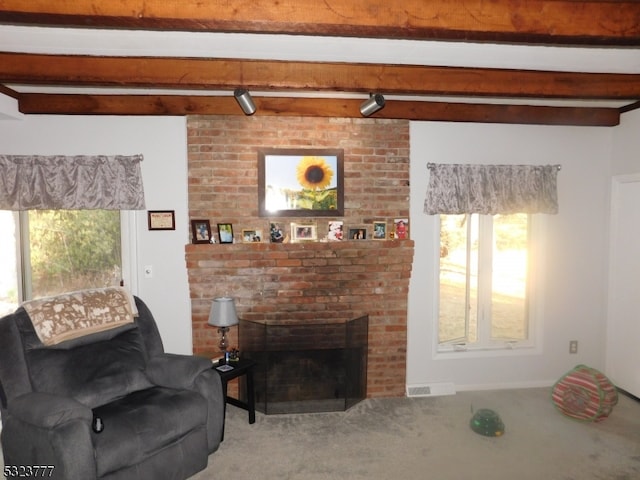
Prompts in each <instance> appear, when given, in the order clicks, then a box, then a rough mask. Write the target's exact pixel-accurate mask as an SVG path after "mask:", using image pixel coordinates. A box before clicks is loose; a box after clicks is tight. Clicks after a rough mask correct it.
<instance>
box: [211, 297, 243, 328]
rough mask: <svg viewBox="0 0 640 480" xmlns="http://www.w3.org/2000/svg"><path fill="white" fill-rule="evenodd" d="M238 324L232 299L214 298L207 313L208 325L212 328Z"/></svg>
mask: <svg viewBox="0 0 640 480" xmlns="http://www.w3.org/2000/svg"><path fill="white" fill-rule="evenodd" d="M237 324H238V315H237V313H236V304H235V302H234V301H233V298H230V297H219V298H214V299H213V302H212V303H211V312H210V313H209V325H213V326H214V327H231V326H233V325H237Z"/></svg>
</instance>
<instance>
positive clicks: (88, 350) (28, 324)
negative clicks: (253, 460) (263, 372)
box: [0, 292, 224, 480]
mask: <svg viewBox="0 0 640 480" xmlns="http://www.w3.org/2000/svg"><path fill="white" fill-rule="evenodd" d="M75 293H79V294H80V295H81V296H80V297H78V296H77V295H76V296H75V297H73V298H74V300H73V302H75V304H73V305H71V306H68V307H61V306H60V305H61V304H60V303H58V304H56V303H55V301H54V302H53V303H50V304H48V305H47V307H48V308H49V309H50V310H49V312H53V313H47V311H46V309H45V310H42V309H41V310H37V309H35V310H34V309H33V308H32V309H31V311H30V310H29V308H28V307H27V306H26V305H25V306H23V307H20V308H19V309H18V310H16V312H15V313H13V314H11V315H8V316H6V317H4V318H2V319H0V386H1V389H0V396H1V414H2V435H1V440H2V450H3V454H4V462H5V465H7V466H34V467H35V466H39V467H40V468H41V469H45V468H46V469H48V470H47V471H46V475H45V476H47V477H49V473H51V474H52V475H51V477H50V478H59V479H64V480H89V479H109V480H116V479H122V480H131V479H158V480H161V479H185V478H187V477H189V476H191V475H193V474H195V473H196V472H198V471H200V470H202V469H204V468H205V467H206V466H207V461H208V456H209V455H210V454H211V453H213V452H215V451H216V450H217V449H218V446H219V444H220V439H221V435H222V426H223V422H224V399H223V394H222V386H221V381H220V376H219V375H218V374H217V373H216V372H215V371H214V370H212V368H211V361H210V360H209V359H206V358H201V357H196V356H186V355H175V354H167V353H164V349H163V345H162V341H161V339H160V335H159V332H158V329H157V326H156V323H155V321H154V319H153V316H152V314H151V312H150V311H149V309H148V308H147V306H146V305H145V304H144V303H143V302H142V301H141V300H140V299H139V298H135V297H131V296H129V298H130V304H131V309H132V312H133V313H132V315H131V316H132V318H130V319H128V320H127V319H126V317H127V315H126V312H125V314H124V315H121V313H122V311H121V310H122V309H121V308H120V307H121V306H116V307H114V304H113V302H111V300H107V302H106V303H108V304H109V302H111V303H110V305H108V306H107V307H106V308H100V307H96V305H95V302H94V300H95V299H94V300H92V302H94V303H93V304H92V305H83V304H82V302H84V299H83V297H82V295H83V292H75ZM110 298H111V297H110ZM134 301H135V303H134ZM73 302H72V303H73ZM116 303H117V302H116ZM52 305H53V308H52ZM40 306H41V305H40ZM111 307H114V308H111ZM61 308H62V309H64V308H67V310H68V311H69V312H71V313H72V315H71V316H73V315H74V314H75V315H76V318H75V320H74V322H75V323H74V322H69V319H68V318H67V319H62V322H61V320H60V315H59V314H58V313H59V310H60V309H61ZM110 308H111V313H109V309H110ZM136 310H137V315H136V312H135V311H136ZM92 311H93V312H97V314H96V315H97V316H98V317H99V318H98V320H97V321H96V318H95V315H93V314H92V313H91V312H92ZM43 312H44V313H43ZM78 312H80V314H78ZM105 312H106V316H107V317H110V320H109V321H110V322H111V323H109V321H106V322H103V321H102V320H104V317H105ZM114 312H115V313H114ZM49 317H56V318H55V320H52V319H51V318H49ZM78 317H80V318H78ZM84 317H86V321H85V318H84ZM89 317H91V318H89ZM123 318H124V320H123ZM65 322H66V326H65V325H62V324H64V323H65ZM69 324H74V326H72V327H71V328H68V326H69ZM61 325H62V326H61ZM57 333H61V335H59V338H53V340H52V339H51V337H52V336H53V337H55V335H56V334H57ZM40 476H42V475H40Z"/></svg>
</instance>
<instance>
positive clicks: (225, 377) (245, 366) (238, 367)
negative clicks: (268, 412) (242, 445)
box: [213, 358, 256, 440]
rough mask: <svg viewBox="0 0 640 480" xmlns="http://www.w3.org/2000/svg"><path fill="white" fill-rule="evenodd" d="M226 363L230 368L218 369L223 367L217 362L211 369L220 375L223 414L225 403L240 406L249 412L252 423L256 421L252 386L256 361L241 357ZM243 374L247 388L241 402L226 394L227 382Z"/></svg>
mask: <svg viewBox="0 0 640 480" xmlns="http://www.w3.org/2000/svg"><path fill="white" fill-rule="evenodd" d="M227 365H229V366H230V367H233V368H232V369H231V370H226V371H225V370H224V369H223V370H220V369H219V368H220V367H224V365H220V364H219V363H215V364H214V365H213V369H214V370H215V371H216V372H218V374H219V375H220V379H221V380H222V393H223V395H224V398H225V405H224V408H225V411H224V416H225V418H226V416H227V403H230V404H231V405H233V406H235V407H238V408H242V409H243V410H246V411H247V412H249V423H250V424H253V423H255V422H256V398H255V391H254V387H253V367H255V365H256V362H255V361H253V360H249V359H243V358H241V359H240V360H238V361H236V362H228V363H227ZM241 376H244V378H245V382H246V389H247V401H246V402H243V401H241V400H239V399H237V398H233V397H229V396H228V395H227V383H228V382H229V381H230V380H233V379H234V378H238V377H241ZM222 440H224V424H223V426H222Z"/></svg>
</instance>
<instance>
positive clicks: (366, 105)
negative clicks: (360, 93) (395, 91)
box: [360, 93, 384, 117]
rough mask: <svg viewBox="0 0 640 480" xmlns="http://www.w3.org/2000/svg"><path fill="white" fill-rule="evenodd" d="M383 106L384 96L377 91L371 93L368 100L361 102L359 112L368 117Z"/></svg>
mask: <svg viewBox="0 0 640 480" xmlns="http://www.w3.org/2000/svg"><path fill="white" fill-rule="evenodd" d="M383 107H384V97H383V96H382V95H381V94H379V93H376V94H372V95H371V96H370V97H369V99H368V100H365V101H364V102H362V105H360V113H361V114H362V116H363V117H368V116H370V115H373V114H374V113H376V112H377V111H378V110H380V109H381V108H383Z"/></svg>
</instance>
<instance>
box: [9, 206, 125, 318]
mask: <svg viewBox="0 0 640 480" xmlns="http://www.w3.org/2000/svg"><path fill="white" fill-rule="evenodd" d="M0 214H2V215H0V223H1V226H2V233H1V234H0V242H1V244H2V245H3V253H2V269H1V270H0V310H3V312H1V313H8V312H10V311H12V310H14V309H15V308H16V307H17V304H18V303H19V302H20V301H21V300H27V299H31V298H41V297H46V296H50V295H55V294H59V293H63V292H69V291H74V290H80V289H83V288H92V287H106V286H114V285H118V284H119V283H120V281H121V279H122V249H121V232H120V212H119V211H118V210H32V211H29V212H20V213H18V214H14V213H12V212H8V211H2V212H0ZM21 217H22V220H20V218H21ZM21 222H23V223H24V225H25V226H24V227H23V228H20V227H19V224H20V223H21ZM20 233H21V234H22V235H20ZM18 269H20V272H18ZM18 273H20V275H18ZM19 279H22V285H18V282H19ZM18 292H22V295H19V293H18Z"/></svg>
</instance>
